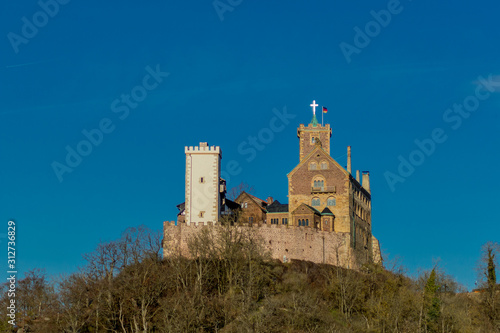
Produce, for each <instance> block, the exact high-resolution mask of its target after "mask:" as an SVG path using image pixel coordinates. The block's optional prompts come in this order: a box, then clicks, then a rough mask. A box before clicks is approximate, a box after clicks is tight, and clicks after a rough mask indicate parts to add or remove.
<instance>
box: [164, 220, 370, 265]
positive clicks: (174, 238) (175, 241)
mask: <svg viewBox="0 0 500 333" xmlns="http://www.w3.org/2000/svg"><path fill="white" fill-rule="evenodd" d="M163 225H164V228H163V230H164V247H163V249H164V257H166V256H168V255H170V254H172V253H175V252H176V251H178V253H180V254H181V255H183V256H186V257H188V256H189V251H188V241H189V239H190V238H191V237H193V236H195V235H196V234H197V233H198V232H200V231H201V230H203V229H204V228H212V229H213V228H220V227H221V226H220V225H214V223H212V222H205V223H203V222H198V223H192V224H190V225H187V224H184V223H182V224H179V225H175V222H173V221H171V222H169V221H165V222H164V223H163ZM233 228H238V229H241V230H242V231H243V230H244V231H250V232H252V233H254V235H255V236H256V237H258V238H260V239H261V240H262V242H263V244H264V246H265V248H266V249H267V250H268V251H269V252H270V254H271V257H272V258H274V259H278V260H280V261H282V262H288V261H290V260H292V259H295V260H307V261H312V262H315V263H318V264H322V263H324V264H330V265H335V266H342V267H346V268H353V269H357V268H358V267H359V266H358V265H359V264H362V263H363V262H364V261H363V260H362V259H363V258H355V257H356V254H355V252H354V251H352V249H351V247H350V245H349V241H350V235H349V233H336V232H328V231H321V230H319V229H316V228H311V227H304V226H287V225H280V224H254V225H248V224H246V225H241V224H239V225H238V226H234V227H233Z"/></svg>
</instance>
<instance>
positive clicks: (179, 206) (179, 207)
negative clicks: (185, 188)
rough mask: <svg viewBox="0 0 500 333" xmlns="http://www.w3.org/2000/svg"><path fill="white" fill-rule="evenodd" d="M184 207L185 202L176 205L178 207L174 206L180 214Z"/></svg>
mask: <svg viewBox="0 0 500 333" xmlns="http://www.w3.org/2000/svg"><path fill="white" fill-rule="evenodd" d="M185 205H186V203H185V202H183V203H181V204H178V205H177V206H175V207H177V209H178V210H179V211H180V212H182V211H183V210H184V206H185Z"/></svg>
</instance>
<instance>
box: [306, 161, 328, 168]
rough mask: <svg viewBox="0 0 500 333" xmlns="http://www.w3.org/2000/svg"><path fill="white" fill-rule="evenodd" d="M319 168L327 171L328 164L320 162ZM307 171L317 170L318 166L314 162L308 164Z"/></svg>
mask: <svg viewBox="0 0 500 333" xmlns="http://www.w3.org/2000/svg"><path fill="white" fill-rule="evenodd" d="M319 168H320V169H321V170H327V169H328V162H321V163H320V164H319ZM309 170H318V164H317V163H316V162H311V163H310V164H309Z"/></svg>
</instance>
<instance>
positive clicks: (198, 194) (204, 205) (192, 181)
mask: <svg viewBox="0 0 500 333" xmlns="http://www.w3.org/2000/svg"><path fill="white" fill-rule="evenodd" d="M184 151H185V153H186V201H185V212H186V220H185V221H186V223H187V224H188V225H189V224H191V223H193V224H196V225H197V224H198V223H199V222H213V223H214V224H215V223H216V222H218V221H219V216H220V207H221V201H222V200H221V194H220V161H221V159H222V153H221V150H220V147H215V146H212V147H209V146H208V144H207V143H206V142H200V146H199V147H185V149H184Z"/></svg>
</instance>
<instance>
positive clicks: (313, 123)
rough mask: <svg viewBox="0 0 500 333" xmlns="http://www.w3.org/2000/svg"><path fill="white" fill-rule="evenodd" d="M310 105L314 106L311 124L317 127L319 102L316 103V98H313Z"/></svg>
mask: <svg viewBox="0 0 500 333" xmlns="http://www.w3.org/2000/svg"><path fill="white" fill-rule="evenodd" d="M310 106H311V107H312V108H313V119H312V120H311V124H312V125H313V126H314V127H316V126H318V119H317V118H316V107H317V106H318V104H316V100H313V102H312V104H311V105H310Z"/></svg>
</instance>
